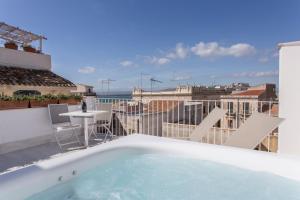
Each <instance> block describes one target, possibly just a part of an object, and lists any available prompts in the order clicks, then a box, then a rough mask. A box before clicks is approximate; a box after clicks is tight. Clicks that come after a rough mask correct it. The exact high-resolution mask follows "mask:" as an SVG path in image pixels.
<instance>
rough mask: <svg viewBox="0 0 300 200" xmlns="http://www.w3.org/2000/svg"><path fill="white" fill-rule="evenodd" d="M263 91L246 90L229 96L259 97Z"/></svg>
mask: <svg viewBox="0 0 300 200" xmlns="http://www.w3.org/2000/svg"><path fill="white" fill-rule="evenodd" d="M264 92H265V90H246V91H244V92H240V93H236V94H232V95H231V96H260V95H262V94H263V93H264Z"/></svg>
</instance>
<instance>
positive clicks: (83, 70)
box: [78, 66, 96, 74]
mask: <svg viewBox="0 0 300 200" xmlns="http://www.w3.org/2000/svg"><path fill="white" fill-rule="evenodd" d="M95 71H96V68H95V67H90V66H86V67H81V68H79V69H78V72H79V73H82V74H91V73H94V72H95Z"/></svg>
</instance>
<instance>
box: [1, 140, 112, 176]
mask: <svg viewBox="0 0 300 200" xmlns="http://www.w3.org/2000/svg"><path fill="white" fill-rule="evenodd" d="M99 139H100V140H90V141H89V146H95V145H101V143H102V142H101V136H100V137H99ZM113 139H117V137H114V138H113ZM80 140H81V142H83V136H80ZM107 141H109V138H108V140H107ZM83 149H84V148H83ZM80 150H82V149H77V150H74V151H80ZM66 152H70V151H65V152H61V151H60V148H59V146H58V145H57V143H56V142H51V143H46V144H42V145H38V146H34V147H29V148H26V149H21V150H17V151H13V152H9V153H6V154H2V155H0V173H2V172H5V171H9V170H13V169H15V168H19V167H22V166H25V165H30V164H32V163H35V162H37V161H40V160H46V159H49V158H51V157H53V156H59V155H60V154H64V153H66Z"/></svg>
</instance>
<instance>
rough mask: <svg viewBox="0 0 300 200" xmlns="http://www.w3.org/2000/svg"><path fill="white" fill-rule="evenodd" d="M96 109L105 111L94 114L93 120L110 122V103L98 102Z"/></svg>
mask: <svg viewBox="0 0 300 200" xmlns="http://www.w3.org/2000/svg"><path fill="white" fill-rule="evenodd" d="M97 110H103V111H106V113H104V114H99V115H96V116H95V121H101V120H103V121H107V122H109V123H110V121H111V118H112V103H98V104H97Z"/></svg>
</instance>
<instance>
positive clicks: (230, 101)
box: [220, 84, 278, 129]
mask: <svg viewBox="0 0 300 200" xmlns="http://www.w3.org/2000/svg"><path fill="white" fill-rule="evenodd" d="M276 99H277V95H276V85H275V84H263V85H259V86H255V87H250V88H248V89H247V90H245V91H241V92H234V93H232V94H230V95H222V96H221V98H220V100H221V106H222V107H223V108H224V109H227V110H228V114H227V116H226V119H225V120H224V121H223V122H222V125H221V126H222V127H223V128H229V129H235V128H238V127H239V125H240V123H242V122H244V120H246V119H247V117H249V116H250V115H251V113H253V112H255V111H259V112H270V113H271V114H274V115H275V114H276V113H275V111H276V107H277V101H276ZM272 102H273V103H272ZM277 110H278V109H277ZM277 112H278V111H277Z"/></svg>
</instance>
